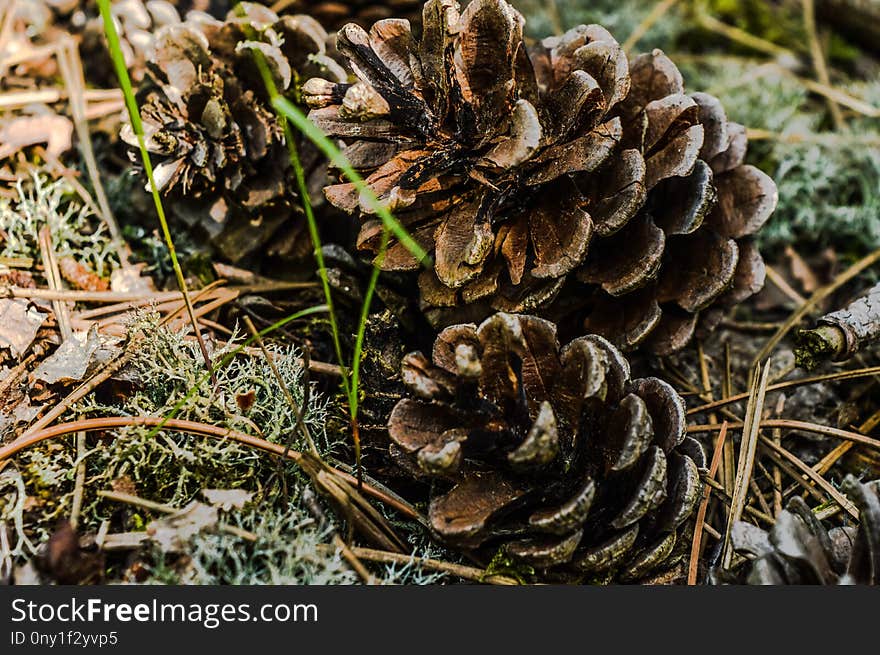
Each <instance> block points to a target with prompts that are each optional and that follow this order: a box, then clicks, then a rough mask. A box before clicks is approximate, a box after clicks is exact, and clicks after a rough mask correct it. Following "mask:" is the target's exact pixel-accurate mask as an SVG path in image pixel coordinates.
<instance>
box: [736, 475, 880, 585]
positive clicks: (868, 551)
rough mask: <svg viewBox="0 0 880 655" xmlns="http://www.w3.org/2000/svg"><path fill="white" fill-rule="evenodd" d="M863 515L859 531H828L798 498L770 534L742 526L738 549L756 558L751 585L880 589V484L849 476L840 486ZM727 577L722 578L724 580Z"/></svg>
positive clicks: (747, 577) (749, 573)
mask: <svg viewBox="0 0 880 655" xmlns="http://www.w3.org/2000/svg"><path fill="white" fill-rule="evenodd" d="M841 490H842V491H843V493H844V494H846V496H847V498H849V499H850V500H851V501H852V503H853V504H854V505H855V506H856V507H857V508H858V510H859V526H858V528H852V527H849V526H848V527H839V528H832V529H830V530H829V529H828V528H826V527H825V526H824V525H822V523H821V522H820V521H819V520H818V519H817V518H816V515H815V514H813V512H812V511H811V510H810V508H809V507H808V506H807V504H806V503H805V502H804V501H803V500H802V499H801V498H799V497H794V498H793V499H792V500H791V502H790V503H789V506H788V509H786V510H784V511H783V512H781V513H780V515H779V517H778V518H777V520H776V524H775V525H774V526H773V527H772V528H771V529H770V530H769V532H765V531H764V530H761V529H760V528H758V527H756V526H754V525H752V524H750V523H740V524H737V525H736V527H735V529H734V530H733V534H732V543H733V546H734V548H735V549H736V550H737V551H739V552H740V553H742V554H745V555H746V556H748V557H750V558H751V560H752V561H751V562H750V563H749V564H748V566H746V567H745V571H744V573H743V575H742V576H741V578H740V580H738V581H742V582H746V583H748V584H762V585H767V584H771V585H782V584H826V585H830V584H862V585H877V584H880V483H878V482H869V483H861V482H859V481H858V480H857V479H856V478H854V477H853V476H851V475H850V476H847V478H846V480H844V483H843V485H842V487H841ZM722 577H723V576H722Z"/></svg>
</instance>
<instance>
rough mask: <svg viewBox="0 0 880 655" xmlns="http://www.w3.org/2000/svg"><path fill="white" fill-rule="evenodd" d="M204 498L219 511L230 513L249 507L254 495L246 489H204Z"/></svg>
mask: <svg viewBox="0 0 880 655" xmlns="http://www.w3.org/2000/svg"><path fill="white" fill-rule="evenodd" d="M202 496H204V498H205V500H207V501H208V502H209V503H210V504H211V505H213V506H214V507H216V508H217V509H222V510H223V511H225V512H228V511H229V510H231V509H241V508H242V507H244V506H245V505H247V504H248V503H249V502H250V500H251V498H253V497H254V494H253V493H251V492H250V491H245V490H244V489H202Z"/></svg>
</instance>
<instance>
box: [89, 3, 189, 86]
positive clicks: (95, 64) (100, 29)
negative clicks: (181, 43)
mask: <svg viewBox="0 0 880 655" xmlns="http://www.w3.org/2000/svg"><path fill="white" fill-rule="evenodd" d="M110 13H111V15H112V16H113V20H114V23H115V24H116V31H117V33H118V34H119V45H120V47H121V49H122V54H123V56H124V57H125V66H126V68H127V69H128V74H129V75H130V76H131V78H132V80H133V81H135V82H140V81H141V80H142V79H143V77H144V74H145V72H146V68H147V61H148V60H149V59H150V58H151V57H152V53H153V40H154V35H155V33H156V31H158V30H159V29H161V28H162V27H165V26H166V25H176V24H178V23H180V21H181V18H180V13H179V12H178V10H177V8H176V7H175V4H174V3H172V2H168V0H146V1H145V0H120V1H119V2H114V3H113V4H111V5H110ZM80 55H81V57H82V60H83V63H84V68H85V71H84V72H85V74H86V76H87V77H88V79H89V81H90V82H92V83H94V84H99V85H101V86H109V87H115V86H117V85H118V82H117V80H116V73H115V71H114V70H113V60H112V59H111V57H110V51H109V49H108V47H107V37H106V36H105V34H104V21H103V20H102V19H101V17H100V16H99V15H96V16H94V17H93V18H91V19H90V20H89V21H88V23H86V27H85V29H84V30H83V35H82V42H81V44H80Z"/></svg>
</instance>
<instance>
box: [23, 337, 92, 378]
mask: <svg viewBox="0 0 880 655" xmlns="http://www.w3.org/2000/svg"><path fill="white" fill-rule="evenodd" d="M82 336H83V335H82V334H79V335H76V336H75V337H74V338H73V339H68V340H67V341H65V342H64V343H62V344H61V345H60V346H59V347H58V350H56V351H55V352H54V353H52V354H51V355H50V356H49V357H47V358H46V359H44V360H43V361H42V362H41V363H40V365H39V366H38V367H37V370H36V371H34V379H36V380H42V381H43V382H46V383H47V384H55V383H56V382H62V381H63V382H79V381H80V380H82V379H83V378H84V377H85V375H86V371H88V369H89V364H91V362H92V359H93V358H94V355H95V351H97V350H98V348H99V347H100V346H101V338H100V337H99V336H98V330H97V328H96V327H94V326H93V327H92V328H91V329H90V330H89V332H88V335H85V340H84V341H85V342H84V343H83V342H82V341H81V340H80V338H81V337H82Z"/></svg>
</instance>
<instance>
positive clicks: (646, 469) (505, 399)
mask: <svg viewBox="0 0 880 655" xmlns="http://www.w3.org/2000/svg"><path fill="white" fill-rule="evenodd" d="M402 374H403V380H404V383H405V384H406V386H407V387H408V389H409V390H410V393H411V397H409V398H405V399H403V400H401V401H400V402H399V403H398V404H397V405H396V406H395V408H394V410H393V411H392V414H391V417H390V419H389V422H388V429H389V434H390V436H391V440H392V442H393V443H392V446H391V452H392V456H393V457H394V458H395V459H396V460H397V461H398V462H399V463H400V464H401V465H402V466H403V467H404V468H405V469H406V470H408V471H410V473H412V474H413V475H414V476H416V477H428V478H432V479H434V481H435V482H434V484H433V485H432V490H433V491H432V495H431V501H430V509H429V519H430V524H431V527H432V528H433V530H435V531H436V532H437V533H438V534H439V535H440V536H441V537H442V538H443V539H445V540H446V541H448V542H450V543H452V544H456V545H460V546H463V547H468V548H483V549H485V550H487V551H488V552H489V553H491V552H493V551H494V550H495V549H497V548H499V547H503V548H504V549H505V551H506V552H507V553H508V554H509V555H511V556H513V557H515V558H517V559H519V560H522V561H524V562H526V563H528V564H530V565H532V566H534V567H537V568H540V569H550V568H554V569H559V568H562V569H565V570H567V571H569V572H576V573H578V574H582V575H590V576H599V575H602V576H604V577H606V578H607V577H608V576H611V575H613V576H614V577H615V578H616V579H620V580H635V579H639V578H641V577H643V576H644V575H645V574H646V573H648V572H649V571H652V570H656V569H657V568H658V567H660V566H666V565H671V564H672V560H673V559H674V557H673V553H674V552H675V543H676V539H677V537H678V533H679V532H680V531H681V530H682V528H681V526H682V525H683V524H685V522H686V521H687V519H688V518H689V517H690V516H691V514H692V512H693V510H694V507H695V505H696V503H697V500H698V499H699V497H700V494H701V490H702V484H701V481H700V473H699V470H700V469H701V468H705V456H704V454H703V450H702V448H701V446H700V445H699V444H698V443H697V442H696V441H694V440H693V439H690V438H686V437H685V413H684V403H683V401H682V400H681V398H680V397H679V396H678V394H677V393H676V392H675V390H674V389H672V387H670V386H669V385H668V384H667V383H665V382H663V381H661V380H658V379H656V378H644V379H637V380H632V379H630V370H629V364H628V363H627V361H626V359H625V358H624V357H623V355H621V353H620V351H618V350H617V348H615V347H614V346H613V345H611V343H610V342H608V341H607V340H606V339H604V338H602V337H599V336H595V335H590V336H584V337H580V338H577V339H575V340H574V341H572V342H570V343H569V344H567V345H566V346H565V347H563V348H560V347H559V343H558V342H557V340H556V329H555V327H554V325H553V324H552V323H550V322H548V321H546V320H544V319H540V318H536V317H534V316H527V315H511V314H504V313H499V314H495V315H493V316H492V317H490V318H489V319H487V320H486V321H485V322H483V323H482V324H481V325H480V326H479V327H477V326H475V325H473V324H467V325H455V326H451V327H448V328H446V329H445V330H443V331H442V332H441V333H440V335H439V336H438V337H437V340H436V342H435V343H434V349H433V353H432V359H431V360H428V358H427V357H425V356H424V355H423V354H422V353H411V354H409V355H407V356H406V357H405V358H404V361H403V365H402Z"/></svg>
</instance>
